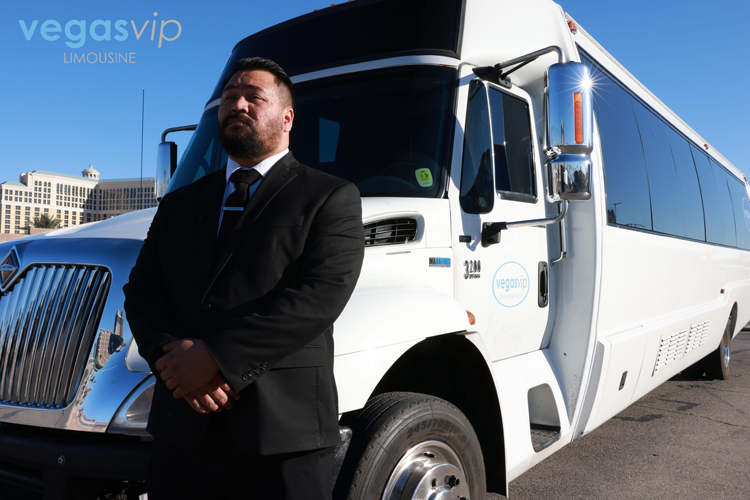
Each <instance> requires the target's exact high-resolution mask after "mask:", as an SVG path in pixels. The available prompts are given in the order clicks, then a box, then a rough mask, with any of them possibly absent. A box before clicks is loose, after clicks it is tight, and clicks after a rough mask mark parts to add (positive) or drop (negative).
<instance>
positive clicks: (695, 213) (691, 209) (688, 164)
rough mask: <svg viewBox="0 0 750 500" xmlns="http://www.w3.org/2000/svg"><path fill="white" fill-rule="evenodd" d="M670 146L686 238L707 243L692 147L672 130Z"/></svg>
mask: <svg viewBox="0 0 750 500" xmlns="http://www.w3.org/2000/svg"><path fill="white" fill-rule="evenodd" d="M669 144H670V146H671V149H672V156H673V157H674V164H675V169H676V171H677V182H678V187H679V190H680V196H681V198H682V213H683V215H682V222H683V228H684V231H685V234H684V236H686V237H688V238H693V239H695V240H701V241H706V225H705V223H704V220H703V200H702V199H701V189H700V186H699V184H698V174H697V173H696V171H695V163H694V162H693V155H691V154H690V145H689V144H688V142H687V141H686V140H685V139H684V138H683V137H682V136H680V135H679V134H677V132H675V131H674V130H672V129H670V131H669Z"/></svg>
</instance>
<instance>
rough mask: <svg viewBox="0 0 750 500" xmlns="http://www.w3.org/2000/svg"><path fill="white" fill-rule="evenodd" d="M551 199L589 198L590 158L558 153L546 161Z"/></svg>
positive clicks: (572, 199) (573, 199) (571, 199)
mask: <svg viewBox="0 0 750 500" xmlns="http://www.w3.org/2000/svg"><path fill="white" fill-rule="evenodd" d="M547 178H548V181H549V182H548V184H547V185H548V189H549V191H548V195H549V199H550V200H552V201H560V200H569V201H575V200H589V199H591V160H590V159H589V157H588V156H586V155H560V156H556V157H555V158H552V159H551V160H549V161H548V162H547Z"/></svg>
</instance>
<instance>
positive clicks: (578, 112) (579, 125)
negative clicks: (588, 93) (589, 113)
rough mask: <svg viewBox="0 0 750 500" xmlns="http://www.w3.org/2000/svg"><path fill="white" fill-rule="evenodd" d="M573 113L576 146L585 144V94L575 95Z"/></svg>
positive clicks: (578, 93)
mask: <svg viewBox="0 0 750 500" xmlns="http://www.w3.org/2000/svg"><path fill="white" fill-rule="evenodd" d="M573 113H575V127H576V144H583V94H581V93H580V92H575V93H574V94H573Z"/></svg>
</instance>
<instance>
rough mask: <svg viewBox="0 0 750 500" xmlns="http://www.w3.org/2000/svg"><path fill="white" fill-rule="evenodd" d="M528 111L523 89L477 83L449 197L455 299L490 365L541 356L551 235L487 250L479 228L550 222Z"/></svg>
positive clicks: (513, 238) (507, 236)
mask: <svg viewBox="0 0 750 500" xmlns="http://www.w3.org/2000/svg"><path fill="white" fill-rule="evenodd" d="M531 116H532V115H531V106H530V103H529V101H528V99H527V98H525V96H524V95H522V93H521V92H519V91H515V89H514V91H508V90H506V89H504V88H500V87H497V86H495V85H493V84H490V83H487V82H484V81H481V80H473V81H471V82H470V84H469V89H468V99H467V101H466V125H465V138H464V148H463V159H462V170H461V176H460V180H458V179H456V178H455V177H454V183H456V185H457V186H456V187H458V190H456V189H453V191H452V192H451V198H452V200H453V202H452V203H451V205H452V221H453V224H454V227H453V242H454V248H455V253H454V255H455V261H456V262H455V265H454V269H455V270H454V273H455V284H456V285H455V291H456V298H457V300H459V302H461V303H462V304H463V305H464V306H465V307H466V309H467V310H468V311H471V312H472V313H473V314H474V315H475V317H476V320H477V328H478V331H480V332H481V333H482V335H483V338H484V340H485V343H486V345H487V347H488V349H489V350H490V353H491V357H492V360H493V361H494V360H499V359H504V358H507V357H510V356H515V355H518V354H522V353H526V352H531V351H535V350H538V349H539V348H540V347H541V343H542V339H543V337H544V332H545V328H546V326H547V317H548V313H549V307H548V303H549V300H548V289H549V286H548V282H549V280H548V269H549V260H548V252H547V231H546V229H545V228H544V227H525V228H514V229H511V230H504V231H502V232H501V235H500V242H499V243H498V244H494V245H490V246H486V247H485V246H483V245H482V237H481V233H482V223H484V222H513V221H522V220H529V219H539V218H544V217H545V202H544V198H543V187H542V186H543V184H542V182H541V172H540V171H539V169H537V168H535V162H534V144H535V136H534V133H533V130H532V126H531V124H532V123H533V122H532V120H531Z"/></svg>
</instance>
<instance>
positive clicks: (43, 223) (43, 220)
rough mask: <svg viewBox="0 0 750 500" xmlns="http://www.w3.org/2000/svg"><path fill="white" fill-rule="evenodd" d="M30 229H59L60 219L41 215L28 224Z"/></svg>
mask: <svg viewBox="0 0 750 500" xmlns="http://www.w3.org/2000/svg"><path fill="white" fill-rule="evenodd" d="M30 227H37V228H41V229H57V228H58V227H60V219H53V218H52V217H50V216H49V215H47V214H42V215H40V216H39V217H34V221H33V222H32V223H31V224H30Z"/></svg>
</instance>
